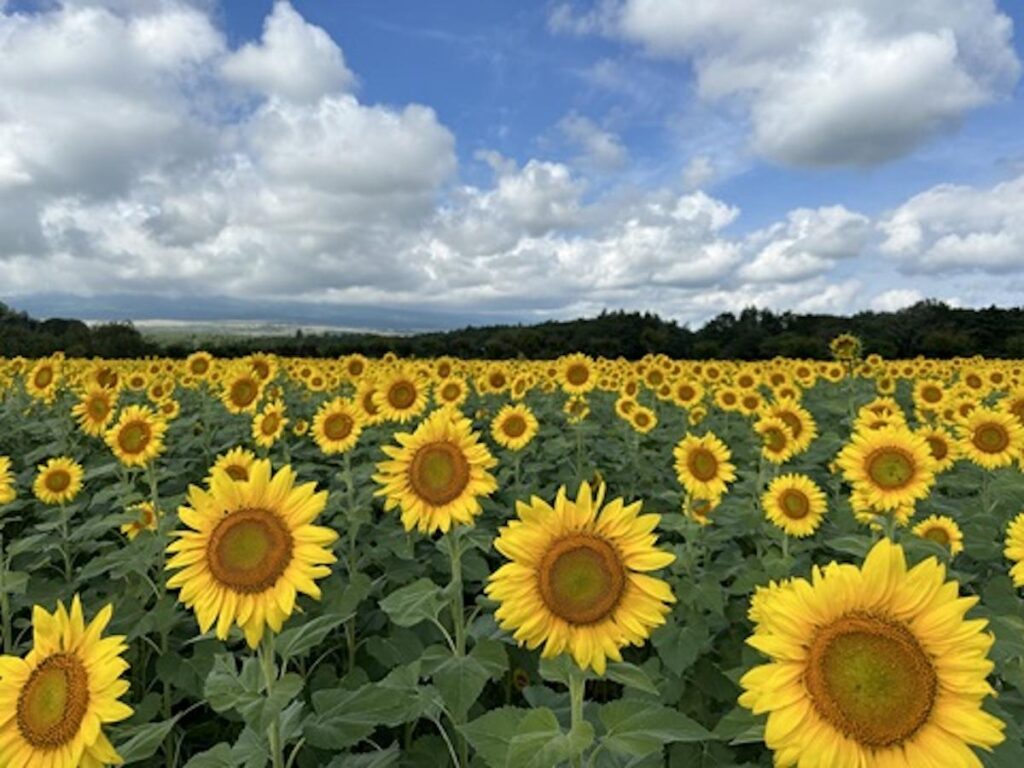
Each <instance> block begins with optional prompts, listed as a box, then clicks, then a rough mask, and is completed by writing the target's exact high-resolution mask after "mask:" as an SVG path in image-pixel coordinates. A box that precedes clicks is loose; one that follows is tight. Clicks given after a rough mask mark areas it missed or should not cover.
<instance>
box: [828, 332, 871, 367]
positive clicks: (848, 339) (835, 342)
mask: <svg viewBox="0 0 1024 768" xmlns="http://www.w3.org/2000/svg"><path fill="white" fill-rule="evenodd" d="M828 348H829V351H830V352H832V357H834V358H835V359H836V360H841V361H843V362H850V361H853V360H859V359H860V356H861V351H862V348H863V345H862V344H861V341H860V339H859V338H857V337H856V336H854V335H853V334H852V333H840V334H839V335H838V336H836V337H835V338H834V339H832V341H830V342H829V343H828Z"/></svg>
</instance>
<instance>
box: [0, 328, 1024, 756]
mask: <svg viewBox="0 0 1024 768" xmlns="http://www.w3.org/2000/svg"><path fill="white" fill-rule="evenodd" d="M832 351H833V356H834V359H833V360H832V361H831V362H815V361H803V360H788V359H776V360H772V361H767V362H758V363H743V362H735V361H677V360H672V359H668V358H666V357H662V356H649V357H647V358H644V359H643V360H640V361H636V362H628V361H623V360H604V359H598V360H594V359H591V358H589V357H587V356H585V355H582V354H577V355H570V356H567V357H564V358H561V359H558V360H548V361H529V360H517V361H503V362H495V361H461V360H455V359H450V358H438V359H430V360H405V359H398V358H395V357H392V356H385V357H384V358H382V359H374V360H370V359H366V358H364V357H362V356H360V355H352V356H348V357H345V358H342V359H331V360H324V359H284V358H280V359H279V358H275V357H273V356H270V355H262V354H258V355H252V356H249V357H247V358H244V359H234V360H227V359H217V358H214V357H213V356H211V355H209V354H207V353H205V352H197V353H195V354H193V355H191V356H190V357H189V358H188V359H187V360H184V361H176V360H167V359H150V360H140V361H117V360H72V359H65V358H64V357H63V356H61V355H56V356H53V357H50V358H46V359H41V360H25V359H13V360H0V636H2V637H0V641H2V643H3V654H4V655H3V656H2V657H0V768H7V767H12V768H23V767H32V768H36V767H37V766H38V767H39V768H72V767H73V766H88V767H90V768H92V767H94V766H105V765H116V764H121V763H124V764H137V765H153V766H167V768H173V767H174V766H187V767H188V768H233V767H235V766H246V768H258V767H259V766H264V765H272V766H273V767H274V768H304V767H306V766H331V767H332V768H342V767H347V766H353V767H354V768H370V767H371V766H372V767H373V768H385V767H386V766H420V765H425V766H443V765H453V766H458V767H459V768H467V767H468V766H493V767H495V768H504V767H506V766H508V767H509V768H512V767H515V768H518V767H519V766H535V767H536V768H547V767H548V766H555V765H572V766H599V767H607V768H613V767H623V768H624V767H625V766H661V765H672V766H755V765H757V766H767V765H772V764H774V765H779V766H800V767H801V768H805V767H815V766H820V767H822V768H826V767H831V766H838V767H840V768H842V767H845V766H849V767H850V768H854V767H857V766H876V765H877V766H893V767H895V766H900V767H903V766H906V767H908V768H917V767H918V766H921V767H925V768H927V767H929V766H934V767H935V768H955V767H956V766H974V765H989V766H1001V765H1006V766H1009V765H1020V763H1021V760H1022V759H1024V732H1022V725H1024V616H1022V611H1021V608H1022V602H1021V598H1020V595H1019V593H1018V591H1017V588H1018V587H1020V586H1024V480H1022V477H1021V471H1022V469H1024V362H1017V361H990V360H983V359H980V358H972V359H957V360H951V361H938V360H927V359H915V360H905V361H886V360H883V359H881V358H879V357H877V356H875V355H869V356H867V357H866V358H864V357H862V355H861V352H860V344H859V341H858V340H857V339H855V338H853V337H849V336H842V337H839V338H838V339H836V340H834V342H833V345H832Z"/></svg>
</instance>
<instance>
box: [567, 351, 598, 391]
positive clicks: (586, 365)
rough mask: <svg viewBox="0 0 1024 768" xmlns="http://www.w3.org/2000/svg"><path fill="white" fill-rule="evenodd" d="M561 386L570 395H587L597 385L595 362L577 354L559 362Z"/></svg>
mask: <svg viewBox="0 0 1024 768" xmlns="http://www.w3.org/2000/svg"><path fill="white" fill-rule="evenodd" d="M558 374H559V377H558V378H559V384H560V385H561V387H562V389H563V390H565V391H566V392H567V393H569V394H570V395H585V394H587V392H589V391H590V390H592V389H593V388H594V387H595V385H596V384H597V375H596V373H595V371H594V361H593V359H591V358H590V357H588V356H587V355H584V354H582V353H580V352H576V353H575V354H572V355H566V356H565V357H563V358H561V359H559V361H558Z"/></svg>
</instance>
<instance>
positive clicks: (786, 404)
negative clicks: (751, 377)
mask: <svg viewBox="0 0 1024 768" xmlns="http://www.w3.org/2000/svg"><path fill="white" fill-rule="evenodd" d="M765 415H767V416H775V417H777V418H780V419H782V420H783V421H784V422H786V426H787V427H789V431H790V434H791V435H792V436H793V454H794V455H796V454H800V453H803V452H804V451H806V450H807V449H808V448H809V447H810V445H811V443H812V442H814V438H816V437H817V436H818V425H817V423H815V421H814V417H813V416H812V415H811V412H810V411H808V410H807V409H806V408H804V407H803V406H802V405H800V403H798V402H797V401H796V400H795V399H792V398H782V399H780V400H779V401H778V402H777V403H773V404H772V405H769V406H767V407H766V409H765Z"/></svg>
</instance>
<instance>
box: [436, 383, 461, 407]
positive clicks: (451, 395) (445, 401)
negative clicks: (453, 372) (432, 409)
mask: <svg viewBox="0 0 1024 768" xmlns="http://www.w3.org/2000/svg"><path fill="white" fill-rule="evenodd" d="M468 396H469V388H468V387H467V386H466V382H465V381H464V380H463V379H461V378H459V377H458V376H451V377H449V378H447V379H445V380H444V381H442V382H440V383H438V385H437V386H436V387H434V402H436V403H437V404H438V405H442V406H451V407H454V408H458V407H459V406H461V405H462V404H463V403H464V402H466V398H467V397H468Z"/></svg>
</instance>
